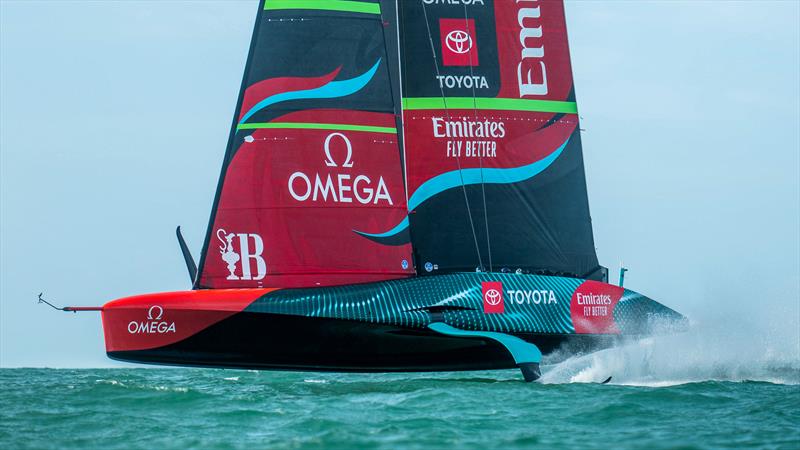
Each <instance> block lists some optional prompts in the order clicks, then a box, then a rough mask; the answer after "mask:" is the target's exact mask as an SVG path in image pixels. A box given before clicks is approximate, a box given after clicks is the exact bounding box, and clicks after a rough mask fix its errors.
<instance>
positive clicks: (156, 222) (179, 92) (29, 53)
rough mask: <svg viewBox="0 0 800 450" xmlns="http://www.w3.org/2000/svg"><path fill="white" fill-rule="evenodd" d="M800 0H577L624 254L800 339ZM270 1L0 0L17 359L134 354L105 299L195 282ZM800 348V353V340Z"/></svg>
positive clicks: (592, 134)
mask: <svg viewBox="0 0 800 450" xmlns="http://www.w3.org/2000/svg"><path fill="white" fill-rule="evenodd" d="M799 4H800V3H798V2H796V1H777V2H762V1H758V2H755V1H753V2H722V1H713V2H712V1H709V2H702V1H682V2H678V1H659V2H644V1H641V2H639V1H637V2H614V1H568V2H567V22H568V23H567V25H568V29H569V36H570V45H571V49H572V62H573V70H574V77H575V82H576V93H577V99H578V107H579V110H580V114H581V117H582V118H583V123H582V126H583V128H584V129H585V132H584V133H583V146H584V155H585V159H586V171H587V182H588V187H589V199H590V202H591V211H592V218H593V223H594V233H595V242H596V245H597V250H598V256H599V258H600V261H601V263H602V264H604V265H606V266H608V267H609V268H611V270H612V274H613V277H612V279H613V280H614V281H616V271H617V270H618V267H619V262H620V260H624V261H625V264H626V265H627V266H628V267H629V268H630V272H629V273H628V274H627V275H626V287H629V288H631V289H634V290H637V291H639V292H642V293H643V294H645V295H648V296H650V297H652V298H654V299H656V300H658V301H660V302H662V303H664V304H666V305H668V306H670V307H672V308H674V309H676V310H678V311H680V312H682V313H684V314H686V315H688V316H689V317H690V318H692V320H694V321H695V322H696V323H697V324H698V326H703V324H709V323H713V322H717V323H723V324H724V325H725V326H726V327H731V328H733V329H737V330H739V329H741V330H742V331H741V332H742V333H751V334H752V335H754V336H759V335H763V334H770V333H771V334H773V335H776V336H778V338H779V339H780V340H782V341H784V342H789V343H790V347H791V346H792V345H795V344H793V343H798V342H800V131H799V130H800V32H799V31H798V29H800V27H799V26H798V23H800V6H798V5H799ZM256 9H257V1H256V0H241V1H199V0H198V1H133V0H130V1H9V0H1V1H0V155H1V156H0V253H1V256H0V366H4V367H8V366H50V367H87V366H89V367H93V366H113V365H120V364H119V363H114V362H112V361H110V360H108V359H107V358H106V357H105V352H104V344H103V334H102V327H101V323H100V317H99V314H98V313H84V314H77V315H74V314H66V313H59V312H56V311H53V310H50V309H49V308H46V307H44V306H42V305H37V304H36V295H37V294H38V293H39V292H41V291H44V293H45V298H47V299H50V300H51V301H53V302H55V303H58V304H62V305H63V304H70V305H102V304H103V303H105V302H107V301H109V300H112V299H115V298H118V297H124V296H128V295H134V294H139V293H147V292H157V291H169V290H181V289H188V288H189V279H188V276H187V274H186V270H185V267H184V265H183V259H182V257H181V255H180V252H179V249H178V246H177V244H176V242H175V236H174V228H175V226H176V225H179V224H180V225H183V229H184V234H185V236H186V238H187V241H188V243H189V245H190V247H191V248H192V250H193V252H194V254H195V258H198V256H199V251H200V247H201V246H202V238H203V236H204V233H205V229H206V225H207V221H208V215H209V212H210V208H211V201H212V199H213V195H214V190H215V188H216V183H217V176H218V175H219V168H220V165H221V162H222V156H223V153H224V149H225V144H226V140H227V137H228V132H229V127H230V123H231V117H232V114H233V110H234V107H235V104H236V98H237V93H238V89H239V84H240V82H241V77H242V72H243V68H244V62H245V58H246V56H247V49H248V43H249V39H250V34H251V32H252V25H253V21H254V18H255V13H256ZM797 345H800V344H797Z"/></svg>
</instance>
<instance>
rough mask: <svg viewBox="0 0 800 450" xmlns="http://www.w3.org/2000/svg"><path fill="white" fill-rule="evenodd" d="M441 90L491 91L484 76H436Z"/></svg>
mask: <svg viewBox="0 0 800 450" xmlns="http://www.w3.org/2000/svg"><path fill="white" fill-rule="evenodd" d="M436 79H437V80H439V87H440V88H447V89H489V82H488V81H486V77H485V76H483V75H436Z"/></svg>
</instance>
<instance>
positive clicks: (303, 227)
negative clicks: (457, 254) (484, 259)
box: [201, 110, 413, 288]
mask: <svg viewBox="0 0 800 450" xmlns="http://www.w3.org/2000/svg"><path fill="white" fill-rule="evenodd" d="M322 124H338V126H339V127H340V128H352V129H347V130H331V129H319V127H324V125H322ZM345 125H349V126H345ZM270 126H271V127H272V128H260V129H253V130H252V133H250V134H247V135H245V136H244V137H243V142H242V144H241V147H240V148H239V150H238V151H237V152H236V154H235V155H234V158H233V160H232V161H231V163H230V165H229V166H228V169H227V172H228V176H226V178H225V183H224V185H223V188H222V193H221V196H220V200H219V204H218V209H217V214H216V218H215V220H214V224H213V228H212V242H211V245H210V246H209V250H208V254H207V255H206V261H205V267H204V269H205V270H204V271H203V274H202V279H201V284H202V285H203V286H207V287H212V288H221V287H252V286H280V287H296V286H325V285H335V284H346V283H359V282H368V281H376V280H385V279H391V278H398V277H403V276H407V275H408V274H410V273H413V268H412V267H411V264H410V261H411V260H410V255H411V245H410V243H408V242H406V243H404V244H401V245H384V244H382V243H378V242H375V241H373V240H370V239H367V238H365V237H363V236H362V235H360V234H358V233H356V232H355V230H358V231H366V232H370V231H374V230H381V229H382V228H385V227H387V226H390V225H393V223H395V222H398V221H401V220H402V219H403V217H404V216H405V214H406V200H405V191H404V188H403V178H402V169H401V168H402V165H401V160H400V151H399V148H398V143H397V134H396V132H395V131H394V129H395V128H394V116H393V115H392V114H385V113H369V112H356V111H347V110H315V111H303V112H296V113H290V114H286V115H284V116H281V117H279V118H277V119H275V120H273V121H271V122H270ZM293 127H297V128H293ZM315 127H317V128H315ZM375 130H378V131H375Z"/></svg>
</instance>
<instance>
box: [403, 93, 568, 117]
mask: <svg viewBox="0 0 800 450" xmlns="http://www.w3.org/2000/svg"><path fill="white" fill-rule="evenodd" d="M445 105H446V106H447V108H446V109H496V110H502V111H532V112H547V113H564V114H577V113H578V105H577V103H575V102H560V101H555V100H531V99H526V98H487V97H476V98H472V97H446V98H444V99H442V98H441V97H416V98H404V99H403V109H406V110H414V109H445Z"/></svg>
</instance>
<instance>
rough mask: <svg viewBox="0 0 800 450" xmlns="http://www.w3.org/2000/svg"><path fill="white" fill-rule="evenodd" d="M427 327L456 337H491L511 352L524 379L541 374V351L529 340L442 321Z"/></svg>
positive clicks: (534, 378) (535, 378)
mask: <svg viewBox="0 0 800 450" xmlns="http://www.w3.org/2000/svg"><path fill="white" fill-rule="evenodd" d="M428 328H429V329H431V330H433V331H435V332H437V333H441V334H444V335H447V336H456V337H482V338H488V339H492V340H493V341H495V342H499V343H500V344H502V345H503V347H505V348H506V350H508V352H509V353H511V356H512V357H513V358H514V362H515V363H516V364H517V367H519V370H520V371H521V372H522V376H523V377H524V378H525V381H536V380H538V379H539V377H541V376H542V372H541V370H540V369H539V363H541V362H542V352H541V351H539V348H538V347H536V346H535V345H533V344H531V343H530V342H526V341H523V340H522V339H520V338H518V337H516V336H511V335H509V334H504V333H497V332H494V331H467V330H460V329H458V328H454V327H451V326H450V325H447V324H446V323H444V322H434V323H431V324H429V325H428Z"/></svg>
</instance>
